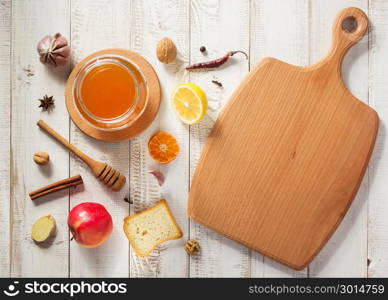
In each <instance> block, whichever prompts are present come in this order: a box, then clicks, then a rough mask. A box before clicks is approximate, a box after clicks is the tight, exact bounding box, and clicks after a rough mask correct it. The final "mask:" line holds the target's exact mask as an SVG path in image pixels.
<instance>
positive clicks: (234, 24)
mask: <svg viewBox="0 0 388 300" xmlns="http://www.w3.org/2000/svg"><path fill="white" fill-rule="evenodd" d="M190 8H191V16H190V22H191V33H190V34H191V42H190V62H191V63H194V62H199V61H204V60H209V59H212V58H217V57H220V56H223V55H225V54H226V53H227V52H228V51H231V50H243V51H246V52H248V50H249V1H238V2H237V1H202V0H195V1H191V7H190ZM201 46H205V47H206V48H207V55H203V54H202V53H201V52H200V51H199V48H200V47H201ZM232 61H233V62H229V63H228V64H227V65H226V66H224V67H222V68H220V69H217V70H213V71H209V72H191V73H190V81H191V82H193V83H196V84H198V85H199V86H201V87H202V88H203V89H204V91H205V92H206V94H207V96H208V98H209V100H213V101H215V103H217V104H218V105H219V108H218V109H217V110H215V111H211V110H210V111H209V113H208V114H207V115H206V116H205V118H204V119H203V120H202V121H201V122H200V123H198V124H196V125H193V126H190V178H192V176H193V174H194V171H195V167H196V166H197V163H198V160H199V157H200V154H201V149H202V146H203V144H204V142H205V139H206V137H207V135H208V134H209V131H210V129H211V128H212V126H213V124H214V121H213V119H214V118H215V117H216V116H217V114H218V112H219V111H220V109H221V108H222V107H223V105H225V104H226V103H227V101H228V99H229V96H230V95H231V93H232V92H233V90H234V89H235V88H236V87H237V86H238V84H239V82H240V81H241V79H242V78H243V77H244V75H246V74H247V72H248V62H247V61H246V60H245V57H244V56H239V55H236V56H234V57H233V58H232ZM214 78H216V79H217V80H218V81H220V82H221V83H222V85H223V87H222V88H220V87H219V86H217V85H215V84H214V83H212V82H211V81H212V80H213V79H214ZM236 201H237V199H236ZM190 238H193V239H195V240H197V241H198V242H199V243H200V244H201V254H200V255H199V256H193V257H192V258H191V259H190V277H248V276H249V275H250V268H249V267H250V264H249V250H248V249H247V248H246V247H244V246H242V245H240V244H238V243H235V242H233V241H231V240H229V239H227V238H225V237H223V236H221V235H219V234H217V233H215V232H213V231H211V230H209V229H207V228H205V227H203V226H201V225H199V224H196V223H194V222H190Z"/></svg>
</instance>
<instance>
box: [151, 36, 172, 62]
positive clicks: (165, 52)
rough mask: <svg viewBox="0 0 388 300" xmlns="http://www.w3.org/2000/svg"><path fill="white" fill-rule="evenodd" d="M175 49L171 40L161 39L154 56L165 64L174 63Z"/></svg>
mask: <svg viewBox="0 0 388 300" xmlns="http://www.w3.org/2000/svg"><path fill="white" fill-rule="evenodd" d="M176 55H177V49H176V46H175V44H174V42H173V41H172V40H170V39H169V38H166V37H165V38H162V39H161V40H160V41H159V43H158V45H157V46H156V56H157V57H158V59H159V60H160V61H161V62H162V63H165V64H169V63H171V62H173V61H175V59H176Z"/></svg>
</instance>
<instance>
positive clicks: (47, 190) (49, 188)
mask: <svg viewBox="0 0 388 300" xmlns="http://www.w3.org/2000/svg"><path fill="white" fill-rule="evenodd" d="M79 184H83V180H82V177H81V175H77V176H73V177H69V178H66V179H62V180H59V181H57V182H54V183H51V184H49V185H46V186H44V187H42V188H40V189H37V190H35V191H32V192H31V193H29V195H30V198H31V200H35V199H36V198H39V197H42V196H44V195H48V194H51V193H54V192H57V191H60V190H63V189H66V188H69V187H72V186H77V185H79Z"/></svg>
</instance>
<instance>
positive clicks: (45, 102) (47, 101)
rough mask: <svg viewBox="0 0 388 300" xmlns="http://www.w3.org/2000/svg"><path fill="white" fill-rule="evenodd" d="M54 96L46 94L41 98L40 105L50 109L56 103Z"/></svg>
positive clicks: (44, 108)
mask: <svg viewBox="0 0 388 300" xmlns="http://www.w3.org/2000/svg"><path fill="white" fill-rule="evenodd" d="M53 97H54V96H50V97H49V96H47V95H44V96H43V99H39V101H40V105H39V107H42V109H43V110H49V109H50V108H51V107H52V106H53V105H54V99H53Z"/></svg>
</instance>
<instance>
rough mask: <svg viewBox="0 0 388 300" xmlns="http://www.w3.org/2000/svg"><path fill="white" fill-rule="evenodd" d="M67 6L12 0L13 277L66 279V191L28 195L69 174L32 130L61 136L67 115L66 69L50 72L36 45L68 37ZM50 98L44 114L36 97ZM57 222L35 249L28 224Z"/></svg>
mask: <svg viewBox="0 0 388 300" xmlns="http://www.w3.org/2000/svg"><path fill="white" fill-rule="evenodd" d="M69 12H70V7H69V2H68V1H67V0H61V1H55V2H54V1H50V0H46V1H41V2H40V3H39V5H37V2H36V1H12V129H11V130H12V140H11V143H12V150H11V151H12V154H11V163H12V169H11V172H12V177H11V178H12V181H11V185H12V189H11V201H12V204H11V205H12V206H11V207H12V214H13V221H12V224H11V226H12V245H11V249H12V257H11V259H12V262H11V263H12V265H11V268H12V270H11V275H12V276H15V277H19V276H21V277H40V276H44V277H62V276H65V277H66V276H68V230H67V224H66V218H67V210H68V192H67V191H63V192H60V193H56V194H55V195H54V194H53V195H50V196H48V197H45V198H42V200H37V201H34V202H32V201H31V200H30V198H29V197H28V192H29V191H31V190H33V189H36V188H38V187H41V186H44V185H46V184H48V183H51V182H53V181H56V180H59V179H62V178H66V177H68V175H69V156H68V154H67V152H66V151H63V149H61V147H60V146H59V145H58V144H56V143H55V142H54V141H53V140H52V139H51V138H49V137H48V136H47V135H46V134H45V133H43V132H41V131H40V130H39V129H38V126H36V125H35V124H36V122H37V120H39V119H43V120H45V121H46V122H47V123H48V124H50V125H52V126H53V127H54V128H56V129H57V130H58V131H59V132H60V133H61V134H63V135H64V136H65V137H67V136H68V116H67V112H66V107H65V104H64V87H65V81H66V78H67V75H68V73H69V67H68V66H67V67H60V68H57V69H52V68H48V67H47V66H44V65H42V64H41V63H40V62H39V59H38V54H37V52H36V44H37V42H38V41H39V40H40V39H41V38H42V37H43V36H45V35H47V34H54V33H56V32H61V33H62V34H63V35H64V36H66V37H69V35H70V32H69V28H70V15H69ZM45 94H48V95H53V96H54V98H55V108H54V110H53V111H51V112H42V111H41V109H40V108H38V105H39V102H38V99H39V98H42V96H43V95H45ZM37 151H46V152H48V153H49V154H50V155H51V162H50V164H49V165H48V166H45V167H39V166H38V165H36V164H35V163H34V162H33V160H32V155H33V153H34V152H37ZM47 214H51V215H53V216H54V217H55V219H56V221H57V226H58V231H57V236H56V238H55V240H54V242H53V243H52V245H51V246H48V247H39V246H37V245H35V244H34V243H33V241H32V240H31V238H30V232H31V226H32V224H33V222H34V221H35V220H36V219H37V218H38V217H40V216H43V215H47Z"/></svg>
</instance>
